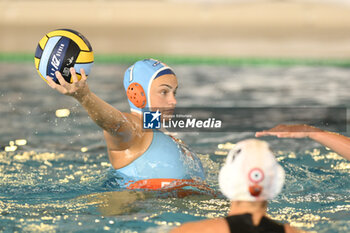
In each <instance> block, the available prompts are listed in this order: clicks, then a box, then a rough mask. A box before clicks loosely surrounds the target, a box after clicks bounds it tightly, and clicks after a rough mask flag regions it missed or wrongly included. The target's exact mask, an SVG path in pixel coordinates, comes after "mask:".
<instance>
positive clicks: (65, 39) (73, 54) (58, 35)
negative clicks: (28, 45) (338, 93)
mask: <svg viewBox="0 0 350 233" xmlns="http://www.w3.org/2000/svg"><path fill="white" fill-rule="evenodd" d="M34 62H35V68H36V70H37V71H38V73H39V75H40V77H41V78H43V79H44V80H45V81H47V80H46V78H47V76H49V77H51V78H52V79H53V80H54V81H55V82H56V83H57V84H59V82H58V80H57V78H56V75H55V72H56V71H59V72H60V73H61V74H62V76H63V78H64V79H65V80H66V81H67V82H69V83H72V82H73V80H72V78H71V73H70V71H69V69H70V68H71V67H74V69H75V71H76V73H77V76H78V79H79V80H80V79H81V74H80V69H81V68H83V69H84V71H85V73H86V75H89V73H90V70H91V67H92V64H93V62H94V54H93V51H92V47H91V45H90V43H89V41H88V40H87V39H86V38H85V37H84V36H83V35H82V34H80V33H79V32H77V31H74V30H71V29H58V30H54V31H52V32H49V33H47V34H46V35H45V36H44V37H43V38H42V39H41V40H40V41H39V44H38V47H37V48H36V51H35V57H34Z"/></svg>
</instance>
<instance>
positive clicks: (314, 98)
mask: <svg viewBox="0 0 350 233" xmlns="http://www.w3.org/2000/svg"><path fill="white" fill-rule="evenodd" d="M33 67H34V65H33V64H27V63H23V64H7V63H0V70H1V73H0V81H1V85H0V114H1V119H0V129H1V130H0V177H1V179H0V232H16V231H17V232H21V231H25V232H40V231H42V232H103V231H105V232H167V231H168V230H170V229H172V227H174V226H177V225H180V224H181V223H183V222H187V221H193V220H200V219H205V218H212V217H221V216H225V214H226V213H227V211H228V209H229V202H228V201H227V200H226V199H225V198H223V197H222V196H221V195H219V196H217V197H213V196H211V195H207V194H203V195H194V196H188V197H185V198H175V197H171V196H165V195H159V194H157V193H145V192H136V191H133V192H130V191H120V190H119V191H118V190H117V189H116V187H115V186H113V185H110V182H109V181H110V179H111V176H113V175H112V171H111V168H110V165H109V163H108V158H107V154H106V146H105V143H104V140H103V135H102V132H101V130H100V129H99V128H98V127H97V126H96V125H95V124H94V123H93V122H92V121H91V120H90V119H89V118H88V116H87V114H86V113H85V112H84V110H83V109H82V107H80V106H79V104H78V103H77V102H76V101H75V100H74V99H72V98H70V97H67V96H63V95H61V94H59V93H57V92H55V91H54V90H52V89H51V88H50V87H49V86H47V84H46V83H45V82H44V81H43V80H41V79H40V78H39V76H38V74H37V73H36V71H35V69H34V68H33ZM126 68H127V65H102V64H100V65H95V66H94V67H93V70H92V72H91V75H90V77H89V85H90V89H91V90H92V91H94V92H95V93H96V94H97V95H98V96H100V97H101V98H102V99H104V100H105V101H107V102H108V103H110V104H112V105H113V106H115V107H117V108H119V109H120V110H122V111H128V105H127V99H126V96H125V94H124V89H123V85H122V77H123V73H124V70H125V69H126ZM173 68H174V69H175V71H176V73H177V76H178V79H179V84H180V86H179V90H178V96H177V100H178V106H181V107H193V106H215V107H275V106H287V107H288V106H290V107H295V106H320V107H329V106H332V107H334V106H342V107H349V105H350V104H348V103H349V100H350V91H349V90H350V82H348V79H349V77H350V69H347V68H336V67H307V66H305V67H304V66H292V67H278V66H277V67H273V66H271V67H267V66H265V67H249V66H247V67H245V66H242V67H228V66H204V65H191V66H188V65H177V66H174V67H173ZM57 110H59V111H57ZM343 133H344V134H345V135H347V136H350V134H349V133H348V132H343ZM178 136H179V137H180V138H182V139H183V140H184V141H185V142H186V143H187V144H188V145H190V147H191V148H192V149H193V150H194V151H196V152H197V153H198V154H199V157H200V158H201V160H202V162H203V165H204V167H205V169H206V171H207V182H208V184H210V186H211V187H212V188H214V189H215V190H218V181H217V175H218V171H219V168H220V166H221V164H222V163H223V161H224V159H225V154H226V153H227V151H228V150H229V149H230V148H231V147H232V143H236V142H237V141H239V140H242V139H246V138H251V137H254V132H232V133H227V132H226V133H179V135H178ZM263 139H264V140H267V141H268V142H269V143H270V144H271V148H272V149H273V150H274V151H275V153H276V156H277V159H278V160H279V161H280V163H281V164H282V166H283V167H284V169H285V170H286V183H285V186H284V188H283V191H282V193H281V194H280V195H279V196H278V197H277V198H276V199H275V200H273V201H272V202H271V203H270V206H269V209H268V213H269V215H270V216H271V217H272V218H274V219H277V220H280V221H283V222H290V223H291V224H292V225H293V226H296V227H300V228H302V229H305V230H309V231H313V232H331V233H333V232H334V233H335V232H350V214H349V213H350V212H349V210H350V182H349V173H350V162H348V161H346V160H345V159H343V158H342V157H340V156H338V155H337V154H335V153H334V152H332V151H330V150H328V149H327V148H324V147H323V146H321V145H319V144H317V143H316V142H313V141H311V140H307V139H276V138H272V137H266V138H263Z"/></svg>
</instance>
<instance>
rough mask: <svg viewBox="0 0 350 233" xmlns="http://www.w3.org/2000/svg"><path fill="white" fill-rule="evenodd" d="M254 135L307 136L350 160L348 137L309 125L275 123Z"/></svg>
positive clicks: (349, 141) (349, 140)
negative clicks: (274, 125)
mask: <svg viewBox="0 0 350 233" xmlns="http://www.w3.org/2000/svg"><path fill="white" fill-rule="evenodd" d="M255 136H256V137H262V136H276V137H278V138H305V137H308V138H311V139H313V140H315V141H316V142H319V143H321V144H322V145H324V146H326V147H329V148H331V149H332V150H334V151H335V152H336V153H338V154H339V155H341V156H343V157H344V158H346V159H347V160H350V138H348V137H345V136H343V135H341V134H337V133H333V132H329V131H324V130H321V129H319V128H316V127H313V126H310V125H277V126H276V127H274V128H272V129H268V130H264V131H261V132H257V133H256V134H255Z"/></svg>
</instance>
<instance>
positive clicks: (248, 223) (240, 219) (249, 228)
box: [225, 214, 284, 233]
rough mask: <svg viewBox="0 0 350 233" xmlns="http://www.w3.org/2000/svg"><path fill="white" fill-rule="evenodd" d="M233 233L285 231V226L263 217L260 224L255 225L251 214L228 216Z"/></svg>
mask: <svg viewBox="0 0 350 233" xmlns="http://www.w3.org/2000/svg"><path fill="white" fill-rule="evenodd" d="M225 219H226V221H227V223H228V225H229V228H230V232H231V233H284V226H283V225H281V224H279V223H277V222H275V221H273V220H271V219H269V218H266V217H263V218H262V219H261V221H260V223H259V225H258V226H254V225H253V221H252V215H251V214H242V215H232V216H227V217H226V218H225Z"/></svg>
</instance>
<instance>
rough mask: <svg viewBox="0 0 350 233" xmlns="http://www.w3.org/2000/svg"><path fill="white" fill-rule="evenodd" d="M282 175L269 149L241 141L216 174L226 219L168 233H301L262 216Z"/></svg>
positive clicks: (255, 142)
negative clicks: (226, 204)
mask: <svg viewBox="0 0 350 233" xmlns="http://www.w3.org/2000/svg"><path fill="white" fill-rule="evenodd" d="M284 177H285V173H284V170H283V168H282V167H281V166H280V165H279V164H278V162H277V161H276V159H275V156H274V154H273V153H272V152H271V150H270V149H269V145H268V144H267V143H266V142H264V141H260V140H256V139H248V140H244V141H241V142H239V143H237V144H236V145H235V147H234V148H233V149H232V150H231V151H230V152H229V154H228V156H227V158H226V162H225V164H224V166H223V167H222V168H221V170H220V173H219V186H220V189H221V191H222V193H223V194H224V195H225V196H226V197H227V198H228V199H230V201H231V205H230V210H229V213H228V216H227V217H225V218H214V219H207V220H202V221H198V222H190V223H185V224H183V225H182V226H180V227H179V228H175V229H173V230H172V231H171V233H178V232H179V233H180V232H181V233H188V232H201V233H206V232H208V233H209V232H216V233H230V232H231V233H233V232H237V233H238V232H239V233H258V232H259V233H271V232H273V233H282V232H287V233H291V232H302V231H299V230H297V229H295V228H293V227H291V226H290V225H288V224H280V223H277V222H275V221H274V220H271V219H270V218H269V217H267V216H266V211H267V205H268V203H267V201H268V200H271V199H273V198H274V197H275V196H277V195H278V194H279V192H280V191H281V189H282V187H283V183H284Z"/></svg>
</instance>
